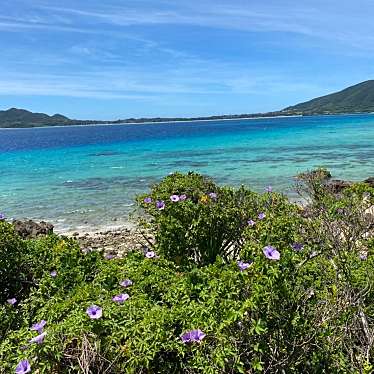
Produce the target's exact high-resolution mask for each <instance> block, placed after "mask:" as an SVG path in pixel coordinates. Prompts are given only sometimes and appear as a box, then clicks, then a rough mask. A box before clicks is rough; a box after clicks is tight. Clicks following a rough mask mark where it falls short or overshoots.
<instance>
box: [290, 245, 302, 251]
mask: <svg viewBox="0 0 374 374" xmlns="http://www.w3.org/2000/svg"><path fill="white" fill-rule="evenodd" d="M291 247H292V249H293V250H294V251H296V252H298V251H302V250H303V249H304V244H301V243H294V244H292V245H291Z"/></svg>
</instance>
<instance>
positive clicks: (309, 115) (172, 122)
mask: <svg viewBox="0 0 374 374" xmlns="http://www.w3.org/2000/svg"><path fill="white" fill-rule="evenodd" d="M361 115H368V116H370V115H374V112H362V113H361V112H360V113H328V114H327V113H324V114H308V115H304V114H291V115H277V116H256V117H243V118H218V119H217V118H216V119H186V120H170V121H144V122H116V123H113V121H108V122H103V123H89V124H81V125H56V126H54V125H46V126H28V127H0V131H1V130H25V129H48V128H71V127H74V128H75V127H96V126H105V127H106V126H124V125H157V124H176V123H194V122H226V121H249V120H261V119H264V120H268V119H273V118H300V117H331V116H361Z"/></svg>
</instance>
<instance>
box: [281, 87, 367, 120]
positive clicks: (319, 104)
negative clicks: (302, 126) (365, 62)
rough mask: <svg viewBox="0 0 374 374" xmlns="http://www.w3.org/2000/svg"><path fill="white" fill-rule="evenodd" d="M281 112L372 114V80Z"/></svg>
mask: <svg viewBox="0 0 374 374" xmlns="http://www.w3.org/2000/svg"><path fill="white" fill-rule="evenodd" d="M281 112H282V113H284V114H303V115H311V114H333V113H363V112H374V80H368V81H366V82H362V83H359V84H356V85H354V86H351V87H348V88H346V89H344V90H342V91H339V92H335V93H332V94H330V95H326V96H321V97H317V98H316V99H313V100H310V101H307V102H305V103H301V104H297V105H294V106H290V107H288V108H285V109H283V110H282V111H281Z"/></svg>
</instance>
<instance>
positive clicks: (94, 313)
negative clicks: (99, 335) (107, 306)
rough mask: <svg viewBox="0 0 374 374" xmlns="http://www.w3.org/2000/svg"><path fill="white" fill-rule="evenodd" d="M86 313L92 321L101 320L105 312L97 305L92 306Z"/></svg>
mask: <svg viewBox="0 0 374 374" xmlns="http://www.w3.org/2000/svg"><path fill="white" fill-rule="evenodd" d="M86 313H87V315H88V317H90V318H91V319H99V318H101V317H102V315H103V310H102V309H101V308H100V307H99V306H97V305H91V306H90V307H89V308H87V310H86Z"/></svg>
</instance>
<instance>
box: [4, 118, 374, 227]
mask: <svg viewBox="0 0 374 374" xmlns="http://www.w3.org/2000/svg"><path fill="white" fill-rule="evenodd" d="M317 166H324V167H327V168H328V169H330V170H331V171H332V173H333V174H334V176H336V177H337V178H342V179H352V180H362V179H365V178H366V177H368V176H370V175H371V176H372V175H374V115H349V116H348V115H347V116H321V117H293V118H272V119H258V120H237V121H211V122H185V123H167V124H161V123H160V124H136V125H102V126H87V127H79V126H77V127H69V128H67V127H58V128H57V127H54V128H52V127H51V128H34V129H14V130H11V129H4V130H0V170H1V184H0V211H3V212H4V213H5V214H6V215H7V216H8V217H10V218H23V217H27V218H33V219H47V220H50V221H52V222H53V223H55V224H56V225H57V228H58V229H60V230H75V229H80V230H84V229H87V230H89V229H90V228H91V227H98V226H108V225H111V224H112V225H113V224H118V222H121V221H122V220H124V221H126V220H127V217H128V213H129V212H130V211H131V209H132V204H133V199H134V196H135V195H136V194H137V193H139V192H143V191H146V190H147V188H148V186H149V185H150V184H152V183H154V182H156V181H158V180H160V178H162V177H163V176H165V175H167V174H168V173H170V172H173V171H184V172H185V171H189V170H195V171H199V172H201V173H204V174H207V175H210V176H212V177H213V178H215V180H216V181H217V182H220V183H226V184H232V185H239V184H242V183H243V184H246V185H249V186H250V187H252V188H253V189H255V190H258V191H261V190H263V188H264V187H265V186H267V185H269V184H271V185H272V186H273V188H274V189H276V190H279V191H282V192H285V193H288V194H290V195H292V185H293V176H294V175H295V174H297V173H298V172H300V171H304V170H307V169H312V168H315V167H317ZM114 220H117V221H116V222H115V221H114Z"/></svg>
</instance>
